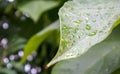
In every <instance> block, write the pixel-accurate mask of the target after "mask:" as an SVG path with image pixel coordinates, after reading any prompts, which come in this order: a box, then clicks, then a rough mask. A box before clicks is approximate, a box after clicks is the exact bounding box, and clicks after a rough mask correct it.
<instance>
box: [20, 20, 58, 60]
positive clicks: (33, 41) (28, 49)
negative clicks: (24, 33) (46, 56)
mask: <svg viewBox="0 0 120 74" xmlns="http://www.w3.org/2000/svg"><path fill="white" fill-rule="evenodd" d="M58 28H59V21H58V20H57V21H56V22H54V23H52V24H50V26H48V27H47V28H45V29H43V30H42V31H40V32H39V33H37V34H35V35H34V36H32V37H31V38H30V39H29V41H28V43H27V44H26V46H25V48H24V56H23V58H22V62H24V61H25V60H26V58H27V56H28V55H30V54H31V53H32V52H33V51H35V50H36V49H37V48H38V47H39V45H40V44H41V43H42V41H43V40H44V39H45V38H46V37H47V36H48V35H49V34H50V33H52V32H53V31H54V30H57V29H58Z"/></svg>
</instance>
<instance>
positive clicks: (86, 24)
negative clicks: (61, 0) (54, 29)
mask: <svg viewBox="0 0 120 74" xmlns="http://www.w3.org/2000/svg"><path fill="white" fill-rule="evenodd" d="M78 1H79V2H77V1H68V2H66V3H65V4H64V6H63V7H62V8H61V9H60V11H59V16H60V32H61V39H60V46H59V50H58V53H57V54H56V56H55V57H54V58H53V60H52V61H51V62H50V63H49V64H48V65H47V67H49V66H51V65H52V64H54V63H56V62H58V61H61V60H65V59H70V58H75V57H78V56H80V55H82V54H84V53H85V52H86V51H87V50H88V49H89V48H90V47H92V46H93V45H95V44H97V43H99V42H101V41H103V40H104V39H105V38H106V37H107V36H108V35H109V34H110V33H111V31H112V29H113V28H114V27H115V26H117V25H118V23H119V22H118V21H120V0H95V1H93V0H78Z"/></svg>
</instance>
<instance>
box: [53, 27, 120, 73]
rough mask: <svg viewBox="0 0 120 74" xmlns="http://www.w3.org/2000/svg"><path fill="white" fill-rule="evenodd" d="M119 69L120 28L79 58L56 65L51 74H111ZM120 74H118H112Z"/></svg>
mask: <svg viewBox="0 0 120 74" xmlns="http://www.w3.org/2000/svg"><path fill="white" fill-rule="evenodd" d="M118 68H120V26H118V27H117V28H116V29H115V30H114V31H113V32H112V34H111V35H110V36H109V37H108V38H107V39H106V40H105V41H103V42H101V43H99V44H97V45H95V46H93V47H92V48H90V49H89V50H88V52H86V53H85V54H83V55H82V56H80V57H77V58H74V59H69V60H66V61H62V62H59V63H57V64H56V65H55V66H54V68H53V70H52V74H111V73H112V72H113V71H115V70H116V69H118ZM112 74H120V73H112Z"/></svg>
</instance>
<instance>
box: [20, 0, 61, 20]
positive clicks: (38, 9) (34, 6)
mask: <svg viewBox="0 0 120 74" xmlns="http://www.w3.org/2000/svg"><path fill="white" fill-rule="evenodd" d="M58 4H59V2H58V1H53V0H52V1H48V0H47V1H45V0H31V1H26V2H19V3H18V9H19V10H20V11H22V12H23V13H26V14H28V15H29V16H30V17H31V18H32V19H33V20H34V22H37V21H38V19H39V17H40V16H41V14H42V13H43V12H45V11H47V10H49V9H52V8H54V7H56V6H58Z"/></svg>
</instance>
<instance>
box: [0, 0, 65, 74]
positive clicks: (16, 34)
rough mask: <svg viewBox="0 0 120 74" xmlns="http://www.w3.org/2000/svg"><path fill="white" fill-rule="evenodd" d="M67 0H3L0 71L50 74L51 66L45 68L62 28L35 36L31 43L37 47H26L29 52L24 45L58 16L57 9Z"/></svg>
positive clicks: (0, 8)
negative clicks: (41, 35)
mask: <svg viewBox="0 0 120 74" xmlns="http://www.w3.org/2000/svg"><path fill="white" fill-rule="evenodd" d="M66 1H67V0H0V74H50V72H51V69H52V67H51V68H49V69H47V70H46V69H45V65H46V64H47V63H48V62H49V61H50V60H51V59H52V58H53V57H54V55H55V54H56V52H57V49H58V45H59V29H55V30H54V29H53V31H50V33H46V32H45V33H44V34H46V35H45V36H44V35H43V36H44V37H39V36H38V39H36V38H34V39H35V40H34V42H33V44H32V45H29V46H28V47H30V46H36V45H37V48H36V49H33V48H31V47H30V50H31V51H29V49H27V51H26V53H27V55H26V56H23V55H24V50H23V49H24V48H25V46H26V44H27V42H28V41H29V40H30V39H31V38H33V37H34V36H35V35H36V33H39V32H42V31H43V30H44V28H46V27H48V26H49V25H51V24H52V23H53V22H55V21H56V20H58V19H59V17H58V11H59V9H60V7H61V6H62V5H63V4H64V2H66ZM57 22H58V21H57ZM57 24H58V25H59V23H57ZM57 28H59V27H57ZM48 32H49V30H48ZM40 40H42V41H41V42H39V41H40ZM37 41H38V42H37ZM23 57H24V59H23V61H22V63H21V59H22V58H23Z"/></svg>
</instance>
